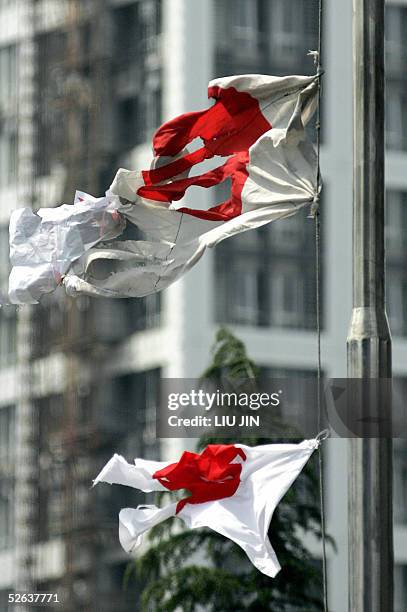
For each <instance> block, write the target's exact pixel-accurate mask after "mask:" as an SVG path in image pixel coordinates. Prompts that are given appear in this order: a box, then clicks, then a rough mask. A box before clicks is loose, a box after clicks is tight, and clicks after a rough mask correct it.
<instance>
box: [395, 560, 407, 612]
mask: <svg viewBox="0 0 407 612" xmlns="http://www.w3.org/2000/svg"><path fill="white" fill-rule="evenodd" d="M406 601H407V565H401V564H397V565H395V567H394V612H404V610H405V609H406Z"/></svg>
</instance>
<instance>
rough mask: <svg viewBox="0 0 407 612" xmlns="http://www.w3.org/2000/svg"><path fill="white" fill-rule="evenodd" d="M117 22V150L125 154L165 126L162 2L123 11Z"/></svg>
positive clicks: (147, 2) (116, 16)
mask: <svg viewBox="0 0 407 612" xmlns="http://www.w3.org/2000/svg"><path fill="white" fill-rule="evenodd" d="M113 21H114V29H115V37H114V40H115V45H114V47H115V49H118V52H117V56H116V58H115V61H114V63H115V73H114V77H113V78H114V80H115V88H114V89H115V95H116V97H117V101H116V115H115V124H116V125H115V128H116V129H115V131H116V134H117V139H116V147H117V150H118V152H119V153H120V154H122V153H125V152H127V151H129V150H131V149H132V148H133V147H135V146H137V145H139V144H143V143H144V142H146V141H149V140H150V139H151V137H152V135H153V133H154V131H155V130H156V128H157V127H158V126H159V125H160V123H161V116H162V112H161V81H162V78H161V44H160V40H161V30H162V23H161V2H160V1H159V0H143V1H142V2H137V3H135V4H131V5H128V6H124V7H120V8H118V9H115V10H114V12H113ZM123 40H126V41H129V44H126V45H125V46H123Z"/></svg>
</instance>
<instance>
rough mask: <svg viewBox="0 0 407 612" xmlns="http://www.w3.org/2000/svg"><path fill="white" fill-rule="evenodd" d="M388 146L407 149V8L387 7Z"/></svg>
mask: <svg viewBox="0 0 407 612" xmlns="http://www.w3.org/2000/svg"><path fill="white" fill-rule="evenodd" d="M385 32H386V35H385V37H386V40H385V49H386V79H387V82H386V96H387V112H386V144H387V147H388V148H389V149H395V150H399V151H401V150H406V149H407V77H406V72H405V64H406V59H407V51H406V47H405V38H406V33H407V9H406V7H402V6H387V7H386V30H385Z"/></svg>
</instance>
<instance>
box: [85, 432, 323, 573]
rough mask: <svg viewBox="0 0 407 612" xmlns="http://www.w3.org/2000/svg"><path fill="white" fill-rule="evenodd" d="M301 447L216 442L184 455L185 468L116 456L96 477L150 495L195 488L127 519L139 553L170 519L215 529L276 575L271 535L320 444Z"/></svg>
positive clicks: (123, 521)
mask: <svg viewBox="0 0 407 612" xmlns="http://www.w3.org/2000/svg"><path fill="white" fill-rule="evenodd" d="M318 445H319V439H314V440H305V441H303V442H301V443H300V444H268V445H264V446H255V447H250V446H245V445H243V444H234V445H222V444H214V445H209V446H207V447H206V448H205V450H204V451H203V452H202V453H201V454H200V455H198V454H196V453H191V452H184V453H183V454H182V456H181V459H180V460H179V461H178V462H177V463H169V462H157V461H145V460H143V459H135V461H134V464H133V465H132V464H129V463H127V462H126V461H125V459H123V457H121V456H119V455H114V456H113V457H112V459H110V461H109V462H108V463H107V464H106V465H105V467H104V468H103V469H102V471H101V472H100V474H99V475H98V476H97V478H96V479H95V480H94V484H95V485H96V484H97V483H99V482H107V483H109V484H121V485H126V486H129V487H133V488H136V489H139V490H141V491H145V492H151V491H176V490H180V489H187V490H188V491H189V492H190V493H191V495H190V496H189V497H186V498H184V499H182V500H181V501H179V502H174V503H172V504H169V505H168V506H164V507H163V508H158V507H157V506H145V505H143V506H138V508H124V509H123V510H121V512H120V514H119V539H120V543H121V545H122V546H123V548H124V549H125V550H126V551H127V552H128V553H131V552H133V551H135V550H136V549H137V548H138V547H139V546H140V544H141V541H142V537H143V534H144V533H145V532H146V531H148V530H149V529H150V528H151V527H153V526H154V525H157V524H158V523H161V522H162V521H164V520H166V519H167V518H170V517H178V518H180V519H182V520H183V522H184V523H185V525H186V526H187V527H190V528H191V529H194V528H196V527H209V528H211V529H213V530H214V531H216V532H217V533H220V534H221V535H223V536H225V537H227V538H230V539H231V540H233V542H235V543H236V544H238V545H239V546H240V547H241V548H242V549H243V550H244V551H245V553H246V554H247V556H248V557H249V559H250V561H251V562H252V563H253V565H255V567H257V569H258V570H260V571H261V572H263V573H264V574H267V575H268V576H271V577H274V576H275V575H276V574H277V573H278V571H279V570H280V565H279V563H278V560H277V557H276V554H275V552H274V550H273V548H272V546H271V544H270V541H269V537H268V531H269V525H270V521H271V518H272V515H273V512H274V509H275V508H276V506H277V504H278V503H279V501H280V500H281V498H282V497H283V495H284V494H285V493H286V491H287V490H288V488H289V487H290V485H291V484H292V483H293V481H294V480H295V479H296V478H297V476H298V475H299V473H300V471H301V470H302V468H303V467H304V465H305V464H306V462H307V461H308V459H309V458H310V456H311V454H312V453H313V451H314V450H315V449H316V448H317V447H318Z"/></svg>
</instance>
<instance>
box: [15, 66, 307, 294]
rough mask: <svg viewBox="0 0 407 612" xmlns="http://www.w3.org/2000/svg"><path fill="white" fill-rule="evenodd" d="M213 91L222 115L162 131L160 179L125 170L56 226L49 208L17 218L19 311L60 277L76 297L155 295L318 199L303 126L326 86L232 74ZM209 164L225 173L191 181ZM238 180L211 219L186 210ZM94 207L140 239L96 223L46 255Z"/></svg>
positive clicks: (60, 213) (195, 116)
mask: <svg viewBox="0 0 407 612" xmlns="http://www.w3.org/2000/svg"><path fill="white" fill-rule="evenodd" d="M208 93H209V97H211V98H213V99H214V100H215V104H214V105H213V106H212V107H210V108H209V109H206V110H204V111H199V112H193V113H186V114H185V115H181V116H180V117H177V118H175V119H173V120H172V121H169V122H167V123H165V124H163V125H162V126H161V127H160V128H159V129H158V131H157V132H156V134H155V136H154V139H153V148H154V154H155V157H154V160H153V162H152V165H151V168H150V170H145V171H141V172H139V171H128V170H123V169H120V170H119V171H118V172H117V174H116V177H115V178H114V180H113V183H112V185H111V186H110V189H109V190H108V191H107V192H106V197H105V198H99V199H95V198H93V197H92V196H88V195H86V194H80V198H81V201H77V200H78V198H76V201H75V203H74V205H73V206H61V207H59V208H55V209H51V210H52V215H51V216H52V223H53V226H52V228H51V226H50V225H49V224H48V225H46V219H47V217H48V215H49V214H50V213H48V212H47V210H48V209H42V210H40V211H39V213H38V215H39V216H40V218H39V217H38V215H34V214H33V213H31V211H30V212H24V213H21V211H16V213H14V214H13V215H12V219H11V226H10V227H11V231H10V243H11V253H12V264H13V266H14V268H13V270H12V273H11V276H10V291H9V293H10V299H11V301H12V302H15V303H23V302H36V301H37V300H38V297H39V296H40V295H41V293H45V292H48V291H51V290H53V289H54V288H55V278H56V279H57V282H59V279H61V282H63V284H64V285H65V288H66V290H67V292H68V293H69V294H71V295H78V294H87V295H93V296H105V297H142V296H145V295H149V294H151V293H154V292H157V291H160V290H161V289H163V288H165V287H167V286H168V285H170V284H171V283H173V282H174V281H175V280H177V279H178V278H179V277H180V276H181V275H182V274H184V273H185V272H186V271H187V270H188V269H190V268H191V267H192V266H193V265H194V264H195V263H196V262H197V261H198V260H199V259H200V257H201V256H202V255H203V253H204V252H205V250H206V248H207V247H213V246H215V245H216V244H218V243H219V242H220V241H222V240H224V239H225V238H228V237H229V236H233V235H234V234H237V233H239V232H242V231H246V230H249V229H252V228H256V227H260V226H261V225H264V224H266V223H269V222H271V221H275V220H277V219H282V218H285V217H289V216H291V215H293V214H295V213H296V212H297V211H298V210H300V209H301V208H303V207H304V206H306V205H307V204H309V203H310V202H312V201H313V200H314V198H315V196H316V195H317V191H318V187H317V185H316V177H317V173H316V167H317V158H316V153H315V149H314V147H313V145H312V143H311V141H310V140H309V138H308V136H307V133H306V130H305V127H304V126H306V124H307V123H308V121H309V119H310V117H311V116H312V114H313V112H314V110H315V107H316V102H317V84H316V77H315V76H312V77H305V76H288V77H272V76H266V75H242V76H233V77H225V78H221V79H215V80H214V81H211V82H210V83H209V88H208ZM197 138H199V139H200V140H201V143H203V145H202V146H201V147H200V148H199V149H198V150H195V151H192V152H190V151H189V150H188V145H189V144H190V143H191V142H193V141H194V140H196V139H197ZM208 159H213V160H214V161H215V162H219V165H218V166H217V167H215V168H214V169H213V170H209V171H207V172H204V173H203V174H198V175H195V176H190V172H191V170H192V169H193V168H194V167H195V166H197V165H198V164H199V163H201V162H203V161H205V160H208ZM228 179H230V180H231V190H230V197H229V198H228V199H227V200H226V201H224V202H221V203H219V204H217V205H216V206H213V207H211V208H209V209H208V210H199V209H196V208H190V207H185V206H182V205H180V204H179V203H178V202H179V200H182V198H183V197H184V196H185V194H186V193H187V190H188V188H190V187H192V186H198V187H202V188H209V187H213V186H216V185H219V184H220V183H222V182H224V181H226V180H228ZM96 202H97V203H98V205H97V206H96V210H99V209H100V210H101V209H102V208H103V206H105V209H106V212H108V211H112V210H115V211H116V213H117V215H118V216H120V217H121V219H122V221H125V222H127V224H132V225H134V226H136V227H137V228H138V230H139V231H140V233H141V234H142V239H140V240H118V241H112V238H113V236H112V234H111V233H105V232H104V231H102V230H101V229H100V220H98V218H97V214H95V218H94V219H92V220H89V221H88V223H89V224H91V225H93V227H99V230H100V231H99V235H98V237H97V240H89V239H88V237H87V236H86V231H81V235H83V236H85V238H84V239H82V242H81V243H80V242H79V240H77V246H76V248H75V249H71V248H70V244H69V241H68V240H66V241H58V240H54V239H52V240H50V242H49V244H48V245H47V248H46V249H45V250H44V252H42V249H41V248H40V247H41V246H42V245H43V244H44V242H46V240H44V237H46V236H47V234H48V233H49V232H50V233H51V235H52V234H57V233H58V232H59V226H61V227H62V228H65V229H64V231H68V233H69V231H70V229H71V221H70V218H69V210H70V211H71V214H72V226H74V225H75V224H76V217H77V208H78V207H79V208H80V210H81V211H82V210H84V209H86V210H88V211H89V214H90V215H92V212H93V211H95V203H96ZM30 216H31V217H32V218H30ZM113 220H114V217H113ZM116 221H117V217H116ZM103 227H104V226H103ZM86 229H87V225H86V224H85V226H84V227H83V228H82V230H86ZM110 229H112V228H110ZM116 229H118V228H117V227H116ZM122 229H123V226H121V230H122ZM119 233H120V232H119ZM17 235H18V239H19V242H20V244H22V243H23V242H24V239H25V240H26V242H27V245H28V246H27V248H26V249H25V250H24V248H20V249H19V250H18V256H17V257H16V256H15V255H13V253H15V251H16V247H15V244H16V236H17ZM116 236H117V234H116ZM77 247H79V248H77ZM32 252H35V253H36V254H37V256H36V259H35V260H32V259H31V253H32ZM41 265H43V266H44V265H45V267H46V270H47V272H46V273H45V276H46V277H47V282H44V273H41V271H42V270H43V268H41V267H40V266H41ZM50 279H51V280H50ZM48 281H50V282H48Z"/></svg>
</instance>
